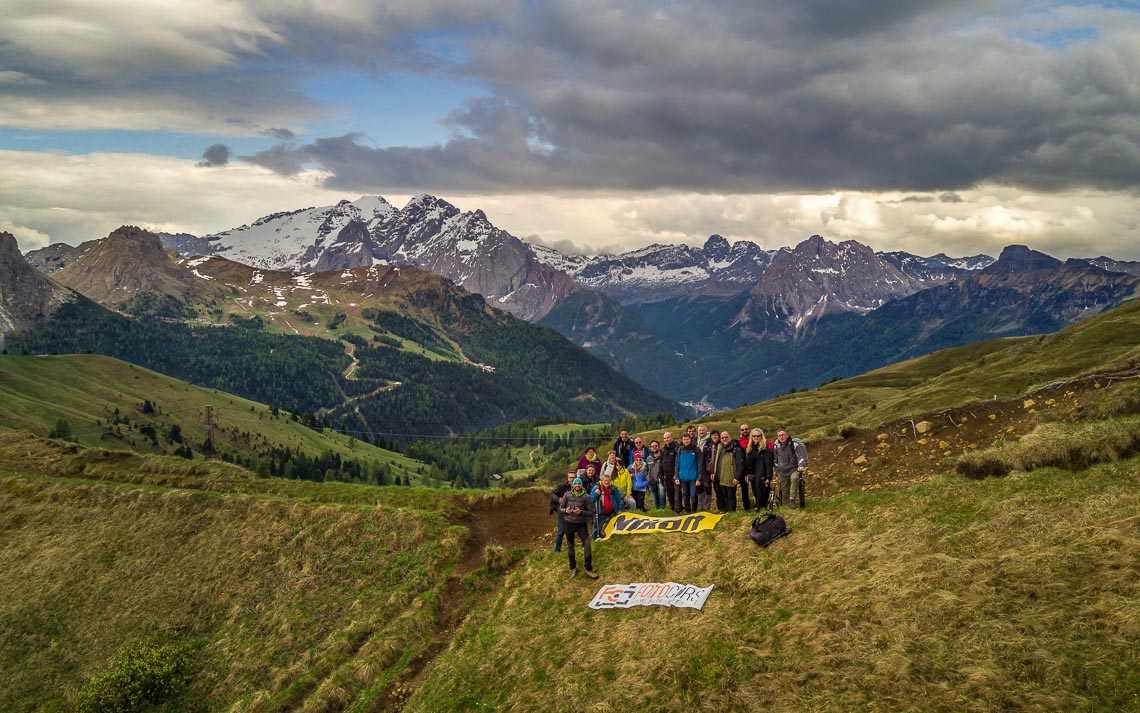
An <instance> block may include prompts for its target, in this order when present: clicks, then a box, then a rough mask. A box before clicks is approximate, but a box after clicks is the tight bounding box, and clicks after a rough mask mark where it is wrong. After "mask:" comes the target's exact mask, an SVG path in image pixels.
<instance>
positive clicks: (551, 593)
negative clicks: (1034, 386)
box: [407, 460, 1140, 711]
mask: <svg viewBox="0 0 1140 713" xmlns="http://www.w3.org/2000/svg"><path fill="white" fill-rule="evenodd" d="M1138 470H1140V461H1137V460H1132V461H1125V462H1119V463H1115V464H1111V465H1102V466H1097V467H1094V468H1092V469H1089V470H1087V471H1084V472H1081V473H1079V474H1073V473H1070V472H1068V471H1059V470H1054V469H1048V470H1038V471H1034V472H1032V473H1029V474H1018V475H1015V476H1013V477H1010V478H1006V479H1001V480H994V479H990V480H984V481H967V480H963V479H959V478H956V477H950V476H946V477H941V478H936V479H935V480H933V481H931V482H928V483H926V484H924V485H921V486H917V487H913V488H909V489H905V490H896V491H892V492H887V493H880V494H876V495H874V496H860V495H851V496H847V497H843V498H837V499H832V500H826V501H822V502H820V503H819V505H818V507H813V509H811V510H810V511H807V512H802V513H796V512H792V513H788V514H787V516H788V520H789V525H790V526H791V527H792V529H793V531H794V532H793V534H792V535H791V536H790V537H788V538H786V539H784V540H782V541H779V542H777V543H775V544H774V545H773V546H772V547H771V548H769V549H767V550H764V549H760V548H757V547H756V546H755V545H754V544H753V543H752V542H751V541H750V540H749V539H748V536H747V529H748V522H749V519H748V517H746V516H744V515H743V514H737V515H730V516H728V517H727V518H726V519H725V520H724V521H722V523H721V524H720V525H719V527H718V528H717V529H716V530H715V531H714V532H712V533H706V534H702V535H686V536H682V535H672V536H670V535H642V536H629V537H625V538H617V539H615V541H612V542H604V543H599V544H598V546H597V547H596V553H595V563H596V566H597V568H598V569H599V570H600V572H601V573H602V579H601V580H600V581H599V582H591V581H589V580H586V581H583V580H581V579H578V580H569V579H568V578H567V574H566V561H565V555H555V554H553V553H546V554H543V555H540V556H536V557H532V558H531V559H530V560H529V561H528V563H527V565H526V566H525V567H524V568H521V569H520V570H517V571H516V572H514V573H512V574H511V575H509V578H508V580H507V582H506V587H505V589H504V591H503V592H502V594H501V595H500V596H499V597H498V599H497V601H494V602H492V603H490V604H489V605H487V606H486V608H485V609H484V610H482V611H479V612H476V613H475V614H474V615H473V616H472V617H470V618H469V620H468V621H469V622H470V623H469V624H468V626H467V627H466V628H464V629H463V630H462V631H460V633H459V634H458V636H457V638H456V640H455V644H454V646H453V647H452V648H451V649H449V650H448V651H447V652H446V653H445V654H444V655H443V656H442V657H441V658H440V659H439V660H438V661H437V664H436V666H435V668H434V669H433V670H432V671H431V674H430V676H429V677H428V679H427V680H426V681H425V682H424V684H423V685H422V686H421V687H420V688H419V689H418V691H417V694H416V695H415V697H413V699H412V700H411V701H410V702H409V705H408V708H407V710H418V711H441V710H471V709H475V708H477V707H478V708H487V709H490V710H520V711H521V710H557V711H601V710H636V709H653V710H665V711H689V710H695V709H701V708H704V709H707V710H770V711H846V710H881V711H993V710H1084V711H1105V710H1137V709H1140V653H1138V652H1140V606H1138V605H1137V602H1140V577H1137V576H1136V575H1137V572H1138V571H1140V494H1138V493H1140V487H1138V478H1137V472H1138ZM665 581H673V582H682V583H689V584H694V585H701V586H707V585H709V584H713V585H715V587H716V588H715V589H714V590H713V592H712V595H711V596H710V599H709V600H708V602H707V604H706V606H705V609H704V611H703V612H694V611H691V610H676V611H674V610H669V609H664V608H652V607H643V608H642V607H639V608H634V609H629V610H615V611H604V612H596V611H592V610H590V609H588V608H587V606H586V604H587V603H588V601H589V599H590V598H591V597H592V595H593V594H594V592H596V591H597V589H598V586H599V584H602V583H606V582H609V583H621V582H665Z"/></svg>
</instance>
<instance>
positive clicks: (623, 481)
mask: <svg viewBox="0 0 1140 713" xmlns="http://www.w3.org/2000/svg"><path fill="white" fill-rule="evenodd" d="M613 484H614V486H615V487H616V488H617V489H618V491H619V492H620V493H621V500H622V502H623V503H625V509H626V510H633V509H634V508H635V507H637V503H636V502H635V501H634V499H633V477H632V476H631V475H630V474H629V469H628V468H626V467H625V466H624V465H622V464H621V463H618V466H617V468H616V469H615V472H614V475H613Z"/></svg>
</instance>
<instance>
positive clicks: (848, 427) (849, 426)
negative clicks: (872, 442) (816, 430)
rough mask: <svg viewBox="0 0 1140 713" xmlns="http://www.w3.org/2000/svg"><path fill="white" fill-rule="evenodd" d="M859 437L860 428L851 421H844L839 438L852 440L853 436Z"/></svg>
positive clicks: (840, 425)
mask: <svg viewBox="0 0 1140 713" xmlns="http://www.w3.org/2000/svg"><path fill="white" fill-rule="evenodd" d="M858 435H859V427H858V426H856V425H855V424H853V423H851V422H850V421H844V422H843V423H841V424H839V437H840V438H851V437H852V436H858Z"/></svg>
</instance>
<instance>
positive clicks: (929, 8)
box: [265, 0, 1140, 200]
mask: <svg viewBox="0 0 1140 713" xmlns="http://www.w3.org/2000/svg"><path fill="white" fill-rule="evenodd" d="M947 7H950V8H952V9H947ZM1035 8H1036V9H1035V10H1034V12H1032V13H1027V12H1023V11H1022V9H1021V6H1020V5H1018V4H1015V3H1006V2H997V1H991V2H971V3H959V4H955V5H953V6H947V5H946V4H945V3H937V2H933V1H928V2H901V0H900V1H897V2H886V3H876V4H875V5H874V7H873V8H869V9H868V8H865V7H862V6H861V7H859V8H858V9H856V8H855V6H853V5H851V4H850V3H845V2H824V1H823V0H815V1H813V2H807V3H792V2H761V3H744V2H739V3H736V4H724V3H713V2H708V3H698V2H685V3H658V2H652V3H651V2H644V3H640V4H637V3H625V4H621V5H619V6H615V5H613V4H612V3H608V2H602V1H601V0H586V1H579V2H570V1H569V0H567V1H563V2H547V3H542V4H537V5H534V6H532V7H531V8H530V10H529V12H528V13H526V14H524V15H520V16H519V17H518V18H516V19H515V20H514V21H511V22H504V23H502V24H501V26H499V27H498V28H497V30H496V31H489V32H487V33H484V34H482V35H481V36H480V37H479V38H477V39H473V40H472V41H471V44H470V46H469V50H470V53H469V60H468V61H467V62H466V63H465V64H464V65H463V66H462V67H459V68H457V69H456V71H460V72H463V73H466V75H467V76H470V77H474V78H477V79H480V80H483V81H486V82H488V83H489V84H490V85H491V86H492V87H493V89H494V92H495V96H493V97H492V98H490V99H481V100H476V101H469V102H467V103H466V104H465V105H464V106H463V107H462V108H461V109H460V110H458V111H456V112H455V113H454V114H453V115H452V116H450V117H449V118H448V121H447V123H448V125H449V126H450V127H451V129H452V130H453V132H454V134H453V136H452V138H451V140H449V141H447V142H445V143H444V144H442V145H439V146H434V147H428V148H401V147H374V146H370V145H368V144H367V143H366V142H364V141H363V140H362V139H361V137H347V136H346V137H340V138H330V139H324V140H321V141H317V142H313V143H311V144H308V145H305V146H295V147H288V146H282V147H278V149H275V154H276V155H275V157H274V160H273V161H272V163H274V164H276V165H283V166H286V167H291V166H295V165H297V163H298V161H302V160H303V162H308V163H314V164H319V165H322V166H324V167H325V168H327V169H329V170H331V171H332V172H333V178H332V179H331V183H332V184H333V185H334V186H337V187H343V188H350V187H351V188H358V189H375V190H383V189H388V190H391V189H393V188H401V187H402V188H409V189H410V188H420V187H422V188H430V189H433V190H457V189H461V190H467V191H502V190H531V189H559V188H563V189H580V188H600V189H606V188H609V189H654V188H672V189H684V190H698V191H734V192H757V191H828V190H836V189H856V190H904V191H906V190H913V191H924V192H932V193H941V192H952V191H954V190H958V189H965V188H968V187H970V186H974V185H978V184H980V183H986V182H991V183H1001V184H1012V185H1017V186H1021V187H1024V188H1028V189H1039V190H1060V189H1066V188H1074V187H1092V188H1100V189H1122V188H1123V189H1126V188H1135V187H1138V186H1140V81H1138V80H1137V77H1140V23H1138V21H1137V14H1136V13H1134V12H1129V11H1124V10H1111V9H1109V10H1106V9H1098V8H1092V7H1085V6H1075V7H1069V8H1063V9H1052V10H1051V9H1049V8H1048V7H1045V6H1035ZM980 13H988V14H980ZM1066 28H1075V29H1076V30H1079V32H1078V33H1077V36H1079V37H1082V38H1091V39H1086V40H1085V41H1078V42H1070V43H1067V44H1062V43H1057V44H1056V45H1050V44H1049V43H1047V42H1031V41H1028V40H1026V39H1024V37H1026V36H1045V37H1048V36H1054V35H1055V34H1056V33H1057V32H1058V31H1063V30H1065V29H1066ZM1088 28H1094V29H1095V31H1092V32H1090V31H1088ZM284 156H290V157H291V158H290V159H289V160H286V161H284V162H282V161H281V159H282V158H284ZM265 160H266V162H267V163H268V162H269V161H268V159H265ZM943 200H945V199H943ZM951 200H953V199H951Z"/></svg>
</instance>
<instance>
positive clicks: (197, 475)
mask: <svg viewBox="0 0 1140 713" xmlns="http://www.w3.org/2000/svg"><path fill="white" fill-rule="evenodd" d="M1138 319H1140V307H1137V306H1136V305H1128V306H1125V307H1122V308H1120V309H1118V310H1115V311H1113V312H1110V313H1107V314H1105V315H1102V316H1101V317H1097V318H1094V319H1091V320H1088V321H1086V322H1082V323H1081V324H1079V325H1075V326H1074V327H1071V328H1069V329H1066V330H1063V331H1062V332H1059V333H1057V334H1055V335H1051V336H1047V337H1033V338H1022V339H1015V340H1000V341H997V342H989V343H984V344H980V345H975V346H974V347H969V348H961V349H957V350H951V351H948V352H941V353H938V354H933V355H930V356H928V357H924V358H922V359H918V360H914V361H912V362H908V363H906V364H901V365H896V366H895V367H891V368H889V369H884V370H879V371H877V372H872V373H870V374H867V375H864V376H862V377H857V378H855V379H850V380H846V381H844V382H836V383H834V384H830V385H828V386H826V387H824V388H821V389H817V390H813V391H811V392H807V393H799V394H793V395H790V396H786V397H783V398H781V399H779V400H777V401H776V402H770V403H766V404H760V405H758V406H754V407H750V408H749V409H745V410H741V411H739V412H735V413H731V414H728V415H724V416H721V417H719V418H718V419H717V420H716V423H715V425H721V424H725V425H727V424H733V425H735V423H736V422H738V421H739V420H749V421H750V422H752V423H754V424H755V423H759V424H760V425H762V426H764V427H765V428H768V429H771V427H772V426H773V425H774V424H775V423H776V422H777V419H778V420H779V421H778V422H782V423H787V424H789V425H791V426H792V427H793V428H795V429H796V430H797V432H799V433H801V434H812V435H813V437H814V438H815V439H816V440H813V441H812V453H811V455H812V462H811V466H810V471H811V472H812V473H813V477H816V478H818V480H815V481H814V482H813V487H817V488H819V486H820V485H821V484H823V483H825V477H824V474H825V473H826V474H828V475H827V476H826V485H827V487H826V488H820V489H817V490H812V488H809V493H810V494H811V495H810V498H809V507H808V508H807V510H804V511H791V510H785V511H784V515H785V516H786V518H787V520H788V524H789V525H790V526H791V528H792V530H793V532H792V534H791V535H790V536H789V537H787V538H784V539H782V540H779V541H777V542H776V543H775V544H773V545H772V546H771V547H770V548H768V549H760V548H757V547H756V546H755V545H754V544H752V542H751V541H750V540H749V539H748V536H747V531H748V526H749V523H750V520H751V517H752V516H751V515H749V514H745V513H742V512H741V513H730V514H727V515H726V516H725V517H724V519H723V520H722V521H721V523H720V524H719V525H718V527H717V528H716V529H715V530H713V531H711V532H706V533H701V534H697V535H678V534H655V535H646V534H643V535H632V536H628V537H616V538H614V539H613V540H612V541H605V542H599V543H595V557H594V559H595V567H596V569H597V570H598V571H599V572H600V573H601V579H599V580H597V581H592V580H587V579H585V578H584V577H579V578H577V579H571V578H570V577H569V575H568V572H567V561H566V558H565V554H557V555H556V554H554V553H552V552H550V546H551V536H552V534H553V529H554V520H553V518H552V517H551V516H549V515H548V514H547V505H546V497H545V493H544V492H543V491H541V490H522V491H500V492H498V493H497V494H496V496H489V497H475V496H471V495H465V494H459V495H456V494H454V491H452V492H451V493H446V492H445V491H439V490H427V489H418V488H391V487H388V488H377V487H364V486H357V485H349V484H343V483H325V484H317V483H309V482H303V481H287V480H281V479H275V478H259V477H255V476H253V475H252V474H250V473H248V472H246V471H243V470H242V469H240V468H237V467H234V466H230V465H226V464H218V463H212V462H202V461H185V460H182V459H178V458H172V457H170V456H164V455H157V454H142V455H140V454H132V453H126V452H119V451H115V450H112V449H109V448H106V447H100V448H91V449H88V448H84V447H82V446H80V445H76V444H69V443H65V442H61V441H46V440H43V439H38V438H35V437H32V436H29V435H27V434H25V433H22V432H18V431H11V430H6V429H0V469H2V470H0V533H2V536H0V670H3V671H4V680H3V684H4V685H2V686H0V709H4V710H68V709H72V708H74V707H77V706H78V707H81V708H84V709H92V708H85V706H86V704H87V703H88V702H89V701H90V700H92V699H94V698H96V697H98V696H112V695H113V694H114V693H115V692H116V691H121V690H127V689H129V690H134V689H133V688H131V685H133V684H130V683H129V681H131V680H138V678H139V676H140V674H142V673H145V672H147V671H150V672H152V674H153V675H152V678H157V679H158V680H159V681H160V682H162V683H164V684H169V685H168V686H167V687H166V688H164V689H163V690H164V691H165V693H164V694H163V695H164V696H165V698H164V699H163V700H164V701H165V702H164V703H161V705H162V706H164V708H160V710H203V711H205V710H219V709H224V710H249V711H281V710H298V711H300V710H306V711H308V710H350V711H366V710H407V711H433V712H435V711H469V710H505V711H534V710H542V711H547V710H551V711H610V710H614V711H616V710H625V709H648V710H662V711H689V710H764V711H844V712H846V711H852V710H860V711H863V710H867V711H916V712H918V711H922V712H927V711H946V712H947V713H949V712H951V711H954V712H957V711H977V712H989V711H1009V710H1018V711H1020V710H1025V711H1029V710H1050V711H1051V710H1073V711H1088V712H1090V713H1092V712H1097V713H1099V712H1100V711H1130V710H1140V653H1138V652H1140V607H1138V605H1137V602H1140V576H1138V573H1140V458H1137V455H1138V453H1137V451H1138V449H1140V416H1138V413H1140V377H1138V372H1137V369H1136V359H1137V357H1138V356H1140V352H1138V349H1140V329H1137V326H1138V325H1137V323H1136V322H1137V320H1138ZM30 361H31V362H33V363H34V362H35V361H36V360H35V359H31V360H30ZM61 361H62V363H67V362H66V360H61ZM44 363H45V364H49V366H50V362H49V361H48V360H45V362H44ZM23 368H25V369H32V368H35V367H23ZM134 371H140V372H141V370H138V369H137V367H136V368H134V369H130V368H129V367H128V370H127V372H126V375H125V376H120V377H116V378H120V379H122V380H123V382H124V383H122V384H121V385H120V386H118V387H117V392H120V393H123V394H126V395H127V396H126V398H127V399H128V400H130V399H134V400H139V399H140V397H141V398H142V399H150V398H154V399H155V403H157V404H158V405H159V407H160V411H161V410H162V409H165V408H166V407H165V406H164V398H155V397H154V394H153V393H152V394H151V396H149V397H148V396H146V395H143V392H136V391H132V390H130V389H129V388H128V387H129V386H131V384H132V382H134V381H135V379H134V376H135V374H134V373H133V372H134ZM4 373H5V374H6V373H7V372H4ZM140 377H141V373H140ZM56 378H57V379H59V380H65V379H66V377H63V376H58V375H57V376H56ZM8 380H9V379H8V378H7V377H6V378H5V379H4V381H3V382H0V383H7V381H8ZM1058 382H1060V383H1058ZM175 383H176V382H175ZM1041 387H1047V388H1045V389H1044V390H1039V391H1033V392H1032V393H1033V396H1034V397H1035V398H1029V394H1027V390H1034V389H1041ZM42 388H45V389H46V388H48V387H42ZM65 394H66V392H65V390H63V389H60V390H59V391H51V390H49V391H48V392H46V393H43V394H41V395H40V397H39V401H41V402H46V401H48V400H50V399H56V400H60V401H66V400H67V397H66V396H65ZM994 395H997V396H998V397H999V400H998V401H994V400H993V396H994ZM219 397H220V398H225V399H228V398H229V397H225V396H221V395H219ZM25 398H26V397H25ZM171 398H173V396H172V397H171ZM1035 399H1036V400H1039V401H1040V403H1036V404H1035V405H1034V406H1030V405H1027V404H1028V402H1029V401H1033V400H1035ZM979 402H982V403H979ZM221 407H222V409H223V410H222V413H223V415H224V414H225V412H226V411H225V409H226V406H225V405H221ZM243 408H244V407H243ZM243 408H238V409H237V410H243ZM936 409H942V410H944V411H945V413H944V414H943V415H944V416H945V418H940V419H938V422H937V423H934V424H931V430H930V431H929V432H928V433H929V434H930V435H929V436H927V435H923V436H922V437H919V434H917V433H912V432H913V431H914V430H916V429H915V428H914V425H913V424H911V423H910V422H909V419H916V418H919V417H921V416H922V415H923V414H924V413H929V412H930V411H931V410H936ZM15 410H16V409H13V411H15ZM246 410H247V409H246ZM254 414H255V415H256V414H257V408H256V407H255V409H254ZM964 416H968V417H969V420H968V421H966V420H964V418H963V417H964ZM133 418H134V416H133V415H132V419H133ZM46 423H47V421H40V425H39V428H40V429H42V428H43V426H44V424H46ZM844 423H857V424H859V426H860V429H861V431H862V432H861V433H858V434H855V435H848V436H847V437H845V438H842V439H838V438H833V439H830V440H828V437H829V436H830V435H831V434H835V433H838V432H839V431H840V430H841V429H842V430H847V429H846V428H845V427H844V426H843V425H842V424H844ZM674 430H676V429H674ZM551 435H553V434H551ZM943 440H944V441H945V443H946V444H947V445H946V446H943V445H942V441H943ZM857 454H858V455H859V456H860V459H861V460H862V461H863V465H861V466H854V465H853V463H854V462H856V459H855V456H856V455H857ZM947 454H949V455H947ZM904 464H905V468H904V467H903V466H904ZM956 468H961V469H962V472H963V473H966V474H968V475H969V477H963V476H960V475H956V474H954V472H955V469H956ZM817 471H818V472H819V473H820V475H819V476H814V473H816V472H817ZM987 474H1004V477H984V476H985V475H987ZM668 581H672V582H679V583H685V584H692V585H698V586H709V585H712V586H713V587H714V589H713V592H712V594H711V596H710V598H709V600H708V602H707V603H706V606H705V608H704V610H703V611H699V612H698V611H693V610H684V609H682V610H673V609H662V608H651V607H638V608H633V609H628V610H615V611H594V610H591V609H589V608H588V606H587V605H588V603H589V601H590V599H591V598H592V597H593V595H594V594H595V593H596V592H597V591H598V589H599V588H600V587H601V586H602V585H604V584H607V583H615V584H616V583H631V582H668ZM130 675H134V676H135V678H134V679H131V678H130ZM135 710H145V708H141V707H138V708H135ZM152 710H153V709H152Z"/></svg>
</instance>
